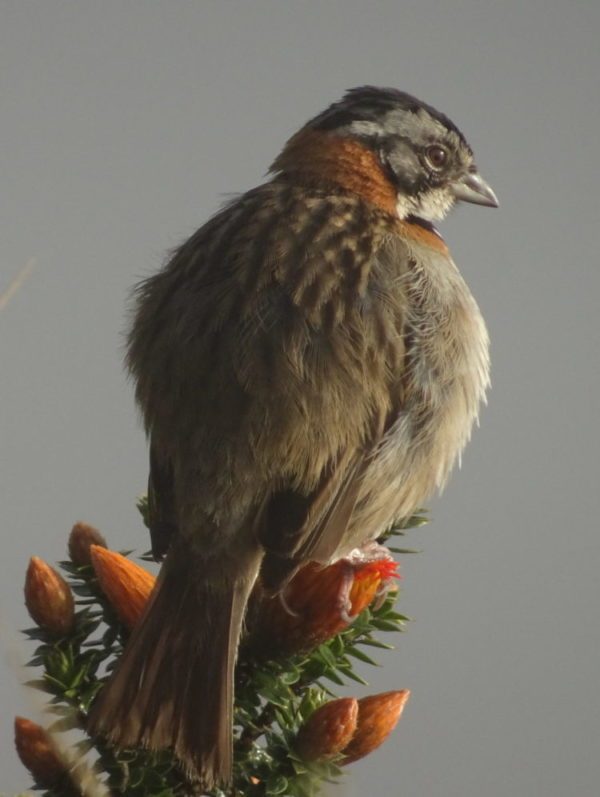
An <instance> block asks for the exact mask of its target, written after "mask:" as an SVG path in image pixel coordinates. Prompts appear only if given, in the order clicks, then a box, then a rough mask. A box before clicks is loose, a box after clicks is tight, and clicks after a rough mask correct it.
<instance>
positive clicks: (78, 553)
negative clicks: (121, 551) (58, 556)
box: [69, 521, 107, 567]
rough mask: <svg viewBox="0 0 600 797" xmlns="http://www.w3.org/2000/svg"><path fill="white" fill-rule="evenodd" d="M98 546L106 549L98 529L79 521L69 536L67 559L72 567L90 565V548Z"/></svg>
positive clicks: (104, 541)
mask: <svg viewBox="0 0 600 797" xmlns="http://www.w3.org/2000/svg"><path fill="white" fill-rule="evenodd" d="M91 545H99V546H100V547H101V548H106V547H107V545H106V540H105V539H104V537H103V536H102V534H100V532H99V531H98V529H96V528H94V527H93V526H90V525H89V524H88V523H82V522H81V521H79V522H78V523H76V524H75V525H74V526H73V528H72V529H71V533H70V534H69V557H70V559H71V561H72V562H73V564H74V565H79V566H80V567H81V566H83V565H90V564H91V563H92V560H91V557H90V546H91Z"/></svg>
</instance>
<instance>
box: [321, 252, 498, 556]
mask: <svg viewBox="0 0 600 797" xmlns="http://www.w3.org/2000/svg"><path fill="white" fill-rule="evenodd" d="M428 254H429V253H428ZM428 259H429V262H430V263H431V269H430V270H429V269H428V271H427V273H424V272H423V271H422V270H418V271H415V273H413V274H412V275H411V277H410V278H411V279H412V280H413V283H414V285H413V287H414V288H415V289H416V290H418V292H419V296H420V297H423V296H425V301H420V302H419V304H418V308H417V309H416V310H415V311H414V312H413V315H412V318H411V319H410V320H409V323H410V324H411V325H412V339H413V343H412V351H411V356H410V358H409V362H410V366H408V367H409V368H410V370H409V373H408V374H407V375H406V377H407V378H406V379H405V380H404V385H405V401H404V405H403V408H402V410H401V412H400V413H399V415H398V418H397V419H396V420H395V422H394V423H393V424H392V425H391V427H390V428H389V429H388V431H387V433H386V434H385V436H384V438H383V439H382V441H381V443H380V445H379V446H378V447H377V448H376V450H375V452H374V454H373V456H372V459H371V463H370V465H369V466H368V468H367V470H366V473H365V476H364V480H363V486H362V489H361V492H360V494H359V498H358V501H357V505H356V508H355V511H354V513H353V516H352V520H351V524H350V528H349V530H348V531H349V533H348V535H347V537H346V538H345V539H344V546H343V547H344V551H341V550H338V552H337V554H338V556H339V555H344V553H347V552H349V551H350V550H351V549H353V548H355V547H357V546H359V545H361V544H362V543H363V542H365V541H366V540H369V539H374V538H376V537H378V536H380V535H381V534H382V533H383V532H384V531H385V530H386V529H387V528H389V527H390V525H391V524H392V523H394V522H397V521H399V520H402V519H404V518H407V517H409V516H410V515H411V514H412V513H413V512H414V511H415V510H416V509H417V508H419V507H421V506H423V504H424V502H425V501H426V500H427V499H428V498H429V497H430V496H431V495H432V494H433V493H434V492H435V491H437V490H441V489H442V488H443V487H444V485H445V483H446V481H447V478H448V476H449V474H450V471H451V469H452V467H453V466H454V464H455V463H456V462H457V460H459V458H460V455H461V452H462V450H463V448H464V446H465V445H466V443H467V442H468V440H469V438H470V435H471V430H472V427H473V424H474V423H475V421H476V420H477V417H478V413H479V408H480V405H481V403H482V401H483V400H484V398H485V391H486V389H487V387H488V385H489V355H488V335H487V331H486V328H485V324H484V321H483V319H482V317H481V314H480V312H479V308H478V307H477V304H476V302H475V300H474V299H473V297H472V295H471V293H470V292H469V289H468V288H467V285H466V284H465V282H464V280H463V279H462V277H461V276H460V274H459V272H458V270H457V269H456V266H455V265H454V263H453V262H452V261H451V260H449V259H448V258H447V257H443V256H440V262H435V259H433V260H432V258H431V256H430V254H429V258H428Z"/></svg>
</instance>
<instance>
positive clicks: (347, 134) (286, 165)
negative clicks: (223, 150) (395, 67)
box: [89, 86, 498, 788]
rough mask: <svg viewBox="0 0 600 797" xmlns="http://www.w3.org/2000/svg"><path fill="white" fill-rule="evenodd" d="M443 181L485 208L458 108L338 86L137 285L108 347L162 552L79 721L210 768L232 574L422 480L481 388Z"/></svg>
mask: <svg viewBox="0 0 600 797" xmlns="http://www.w3.org/2000/svg"><path fill="white" fill-rule="evenodd" d="M459 201H462V202H469V203H474V204H478V205H483V206H487V207H497V206H498V201H497V199H496V196H495V194H494V192H493V190H492V188H491V187H490V185H489V184H488V183H487V182H486V181H485V180H484V178H483V177H482V176H481V174H480V172H479V170H478V168H477V166H476V165H475V159H474V154H473V150H472V149H471V147H470V146H469V144H468V143H467V140H466V138H465V136H464V135H463V134H462V133H461V131H460V130H459V129H458V127H457V126H456V125H455V124H454V123H453V122H452V121H451V120H450V119H449V118H448V117H447V116H445V115H444V114H442V113H441V112H439V111H437V110H436V109H435V108H433V107H432V106H430V105H428V104H426V103H424V102H422V101H420V100H419V99H417V98H415V97H413V96H411V95H410V94H407V93H405V92H402V91H399V90H397V89H393V88H378V87H373V86H363V87H359V88H354V89H351V90H349V91H347V92H346V93H345V94H344V95H343V97H342V98H341V99H340V100H339V101H337V102H335V103H333V104H332V105H330V106H329V107H328V108H326V110H324V111H323V112H321V113H319V114H318V115H317V116H315V117H314V118H312V119H311V120H310V121H308V122H307V123H306V124H305V125H304V126H303V127H302V128H301V129H300V130H299V131H298V132H297V133H296V134H295V135H293V136H292V137H291V138H290V139H289V140H288V141H287V143H286V144H285V146H284V147H283V150H282V151H281V153H280V154H279V155H278V156H277V157H276V159H275V160H274V162H273V164H272V165H271V167H270V170H269V172H268V175H267V179H266V180H265V182H264V183H262V184H261V185H259V186H258V187H256V188H253V189H251V190H249V191H247V192H246V193H244V194H241V195H240V196H238V197H236V198H235V199H233V201H230V202H229V203H228V204H226V205H225V206H224V207H223V208H222V209H221V210H220V211H218V212H217V213H216V215H214V216H213V217H212V218H211V219H210V220H209V221H207V222H206V223H205V224H204V225H203V226H201V227H200V228H199V229H198V230H197V231H196V232H195V233H193V234H192V235H191V237H190V238H189V239H188V240H186V241H185V242H184V243H183V244H182V245H181V246H180V247H179V248H177V249H176V250H175V251H174V252H173V253H172V256H171V258H170V259H169V260H168V262H167V263H166V265H165V266H164V267H163V268H162V269H161V270H159V271H158V272H157V273H155V274H153V275H152V276H150V277H149V278H147V279H145V280H144V281H143V282H142V283H141V284H140V285H139V286H138V287H137V291H136V298H135V307H134V309H133V321H132V324H131V329H130V332H129V335H128V342H127V366H128V369H129V372H130V374H131V376H132V378H133V380H134V382H135V392H136V399H137V403H138V405H139V407H140V408H141V413H142V416H143V419H144V423H145V428H146V432H147V435H148V438H149V451H150V473H149V478H148V517H149V526H150V534H151V541H152V550H153V553H154V556H155V557H156V558H157V559H158V560H161V561H162V566H161V571H160V573H159V577H158V580H157V585H156V587H155V589H154V591H153V594H152V596H151V598H150V601H149V604H148V606H147V609H146V611H145V614H144V616H143V618H142V619H141V621H140V623H139V624H138V626H137V627H136V628H135V629H134V631H133V632H132V634H131V637H130V638H129V640H128V642H127V645H126V647H125V650H124V653H123V656H122V658H121V660H120V661H119V663H118V665H117V667H116V671H115V672H114V673H113V675H112V676H111V678H110V679H109V680H108V683H107V685H105V686H104V687H103V689H102V690H101V692H100V694H99V696H98V698H97V700H96V702H95V703H94V705H93V707H92V710H91V712H90V716H89V728H90V730H91V732H93V733H95V734H99V735H102V736H105V737H107V738H108V739H109V740H111V741H112V743H114V744H115V745H117V746H119V747H132V746H138V745H140V746H143V747H147V748H150V749H164V748H169V749H171V750H172V751H173V752H174V754H175V756H176V757H177V758H178V759H179V761H180V762H181V764H182V766H183V767H184V768H185V770H186V771H187V772H188V773H189V775H190V776H191V777H194V778H196V779H197V780H198V781H199V782H200V783H202V784H203V786H204V787H205V788H211V787H213V786H215V785H224V784H227V783H229V782H230V780H231V777H232V744H233V730H232V712H233V701H234V672H235V663H236V655H237V650H238V646H239V644H240V638H241V637H242V634H243V630H244V616H245V611H246V607H247V604H248V600H249V597H250V595H251V593H252V591H253V589H255V588H257V585H260V589H261V590H263V591H264V593H265V594H267V595H271V596H274V595H281V596H283V595H284V592H285V587H286V585H287V584H288V583H289V581H290V579H291V578H292V577H293V575H294V574H295V573H296V572H297V570H298V569H299V568H300V567H302V566H303V565H304V564H306V563H307V562H317V563H321V564H323V565H327V564H329V563H332V562H334V561H336V560H338V559H340V558H342V557H344V556H347V555H348V554H349V553H350V552H352V551H353V550H355V549H356V548H357V547H360V546H361V545H363V544H365V543H366V542H368V541H371V540H374V539H376V538H377V537H379V536H380V535H381V534H382V532H384V531H385V530H386V529H387V528H389V527H390V525H391V524H392V523H395V522H397V521H399V520H402V519H403V518H407V517H408V516H410V515H411V514H412V513H413V511H414V510H415V509H416V508H417V507H420V506H422V505H423V502H424V501H425V500H426V499H427V498H428V497H429V496H431V495H432V494H433V493H434V492H436V491H437V490H440V489H442V488H443V487H444V485H445V483H446V480H447V477H448V475H449V473H450V471H451V469H452V467H453V465H454V464H455V463H456V462H457V460H458V459H459V458H460V455H461V452H462V450H463V448H464V446H465V444H466V443H467V441H468V440H469V438H470V435H471V430H472V426H473V424H474V422H475V421H476V420H477V418H478V414H479V410H480V406H481V405H482V402H484V400H485V395H486V391H487V388H488V386H489V340H488V333H487V330H486V326H485V323H484V320H483V318H482V315H481V313H480V310H479V309H478V306H477V304H476V301H475V299H474V298H473V296H472V294H471V293H470V291H469V288H468V287H467V285H466V283H465V281H464V279H463V277H462V276H461V274H460V273H459V271H458V268H457V266H456V265H455V263H454V261H453V260H452V257H451V255H450V253H449V250H448V247H447V244H446V243H445V241H444V239H443V238H442V236H441V234H440V233H439V231H438V230H437V228H436V227H435V226H434V223H435V222H438V221H440V220H442V219H443V218H444V217H445V216H446V215H447V213H448V212H449V211H450V210H451V209H452V208H453V207H454V206H455V204H456V203H457V202H459ZM282 600H283V597H282Z"/></svg>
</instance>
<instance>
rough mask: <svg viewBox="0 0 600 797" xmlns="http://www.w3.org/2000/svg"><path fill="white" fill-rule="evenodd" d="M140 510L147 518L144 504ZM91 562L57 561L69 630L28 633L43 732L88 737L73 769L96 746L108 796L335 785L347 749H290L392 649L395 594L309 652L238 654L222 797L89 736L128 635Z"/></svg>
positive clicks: (312, 789)
mask: <svg viewBox="0 0 600 797" xmlns="http://www.w3.org/2000/svg"><path fill="white" fill-rule="evenodd" d="M139 508H140V511H141V513H142V516H144V515H145V504H144V502H143V501H142V502H140V505H139ZM425 522H427V521H426V519H425V517H424V515H423V513H422V512H419V513H418V514H416V515H414V516H413V517H412V518H410V519H409V520H408V522H406V523H405V524H403V525H402V526H401V527H396V528H393V529H390V531H389V532H388V533H387V534H386V535H385V540H386V542H387V541H389V539H390V538H391V537H398V536H402V535H403V534H404V533H405V531H406V529H407V528H412V527H416V526H420V525H422V524H423V523H425ZM92 542H93V540H92ZM390 550H391V549H390ZM397 550H398V551H401V552H402V553H409V552H411V551H408V550H406V549H397ZM129 554H130V552H124V555H126V556H129ZM84 558H86V557H84ZM141 558H142V559H144V558H146V559H147V558H148V557H147V556H145V557H141ZM92 559H93V557H92ZM89 561H90V560H89V559H87V563H84V564H81V563H79V564H75V563H74V562H73V561H62V562H59V563H58V564H59V567H60V568H61V570H62V571H63V573H64V575H65V578H66V581H67V583H68V584H69V586H70V588H71V590H72V592H73V594H74V596H75V605H76V611H75V615H74V621H73V623H72V626H71V629H70V631H69V632H68V633H66V634H65V635H64V636H60V637H57V635H56V633H50V632H49V631H48V630H45V629H43V628H40V627H35V628H31V629H28V630H26V631H25V632H24V633H25V634H26V635H27V636H28V637H29V638H30V639H32V640H35V641H37V642H38V643H39V644H38V647H37V649H36V651H35V653H34V655H33V658H32V659H31V661H30V662H29V664H30V665H31V666H32V667H36V668H40V669H41V675H40V677H38V678H36V679H34V680H31V681H29V682H28V685H29V686H31V687H34V688H36V689H39V690H42V691H44V692H45V693H47V694H48V695H49V696H50V699H49V711H50V712H51V713H53V714H54V715H56V717H57V719H56V721H55V722H54V723H53V724H52V725H50V727H49V728H48V730H49V732H50V733H51V734H52V733H55V732H61V731H64V730H67V729H72V728H78V729H79V730H80V734H81V735H82V736H83V737H84V738H82V739H81V741H79V742H78V743H77V745H76V747H75V749H74V750H73V755H72V756H71V765H70V766H71V771H73V770H76V769H77V762H78V758H79V759H81V758H82V756H83V755H84V754H87V753H88V752H89V751H90V750H92V749H93V750H95V758H96V764H95V771H96V772H97V773H98V777H99V778H100V779H101V780H103V781H104V783H105V784H106V786H107V788H108V789H109V790H110V792H111V793H112V794H114V795H120V794H123V795H128V797H177V796H179V795H182V796H183V795H201V794H202V795H203V794H206V795H209V797H274V796H275V795H282V796H284V797H285V796H288V797H311V796H312V795H315V794H318V793H319V790H320V785H322V784H323V783H324V782H327V781H335V780H337V779H339V778H340V776H341V768H340V767H341V765H343V763H344V757H343V752H342V753H341V754H338V755H335V756H328V755H326V753H327V751H326V750H324V751H323V757H322V758H320V759H319V758H318V757H317V759H316V760H315V756H314V754H313V755H312V756H311V760H310V761H307V760H306V759H305V758H302V757H301V755H300V754H299V753H298V751H297V749H296V742H297V739H298V734H299V731H300V729H301V728H302V727H303V726H305V724H306V723H307V721H308V719H309V717H310V716H311V715H312V714H313V712H314V711H315V710H316V709H318V708H319V707H320V706H322V705H323V704H324V703H326V702H327V701H329V700H331V699H332V697H333V696H334V695H333V691H332V690H333V689H334V687H335V686H343V685H346V684H348V683H349V682H356V683H358V684H361V685H363V684H365V685H366V683H367V682H366V681H365V679H364V678H363V677H362V675H361V674H359V673H358V672H357V671H356V665H357V663H359V662H360V663H361V664H366V665H376V661H375V660H374V659H373V658H372V657H371V655H369V653H373V651H374V650H376V649H388V648H391V647H392V645H391V644H389V643H388V642H386V641H383V640H382V639H381V636H382V635H383V634H387V633H395V632H398V631H401V630H402V629H403V626H404V624H405V623H406V621H407V618H406V617H404V616H403V615H402V614H399V613H398V612H397V611H396V610H395V608H394V607H395V601H396V598H397V595H398V591H397V589H392V590H389V591H387V593H384V594H383V595H381V596H380V597H379V599H378V600H375V601H373V602H372V603H371V605H370V606H368V607H367V608H365V609H364V610H363V611H361V613H360V614H359V615H358V616H357V617H355V618H354V619H353V620H352V622H350V618H348V624H347V626H346V627H345V628H344V629H343V630H342V631H341V632H340V633H337V634H336V635H335V636H333V637H332V638H330V639H327V640H326V641H324V642H322V643H321V644H320V645H318V646H317V647H316V648H314V649H312V650H308V651H303V652H298V653H294V654H291V655H290V654H289V652H288V653H286V654H285V655H283V654H281V657H280V658H272V657H269V655H268V654H265V652H264V651H263V652H260V651H259V652H257V650H256V648H253V646H252V645H251V644H248V645H245V646H244V647H243V649H242V650H241V652H240V657H239V661H238V665H237V675H236V678H237V683H236V707H235V729H234V735H235V757H234V758H235V761H234V780H233V784H232V786H231V787H230V788H229V789H228V790H227V791H222V790H219V789H214V790H212V791H210V792H203V791H202V790H201V789H199V787H198V786H197V785H195V784H193V783H191V782H190V781H189V780H187V779H186V776H185V774H184V773H183V772H182V770H181V769H180V768H179V766H178V764H177V761H176V760H175V759H174V758H173V756H172V755H171V754H170V753H169V752H168V751H165V752H161V753H154V752H149V751H146V750H116V749H114V748H112V747H110V746H109V745H107V744H105V743H104V742H103V741H102V740H101V739H98V738H90V737H89V736H87V735H86V733H85V727H86V716H87V713H88V710H89V708H90V705H91V703H92V701H93V700H94V697H95V696H96V694H97V693H98V691H99V690H100V689H101V688H102V685H103V683H104V681H105V680H106V678H107V676H108V675H109V674H110V672H111V671H112V669H113V668H114V666H115V664H116V662H117V661H118V659H119V656H120V654H121V652H122V649H123V645H124V644H125V642H126V641H127V636H128V634H129V630H128V628H127V627H126V626H125V625H124V624H123V623H122V618H123V612H119V611H118V610H115V608H114V607H113V606H111V605H110V604H109V602H108V600H107V597H106V595H105V594H104V592H103V591H102V589H101V582H99V580H98V577H97V574H96V572H95V571H94V568H93V566H92V564H90V563H89ZM132 566H133V563H132ZM132 572H133V570H132ZM119 577H121V576H119ZM259 610H260V609H259ZM338 610H339V607H338ZM120 618H121V619H120ZM251 632H252V629H251V628H250V635H251ZM367 651H369V652H367ZM398 716H399V714H398ZM73 761H74V762H75V763H74V764H73ZM65 766H66V768H67V769H68V768H69V765H68V764H66V765H65ZM30 769H31V768H30ZM74 780H75V781H76V779H74ZM61 784H62V785H59V786H58V787H57V786H48V784H46V783H43V782H40V781H39V780H38V781H37V782H36V786H37V787H38V788H42V789H45V791H44V794H45V797H64V796H65V795H67V794H69V795H72V794H73V790H72V789H73V787H72V785H71V784H70V783H69V784H68V786H65V785H64V783H63V782H61Z"/></svg>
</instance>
